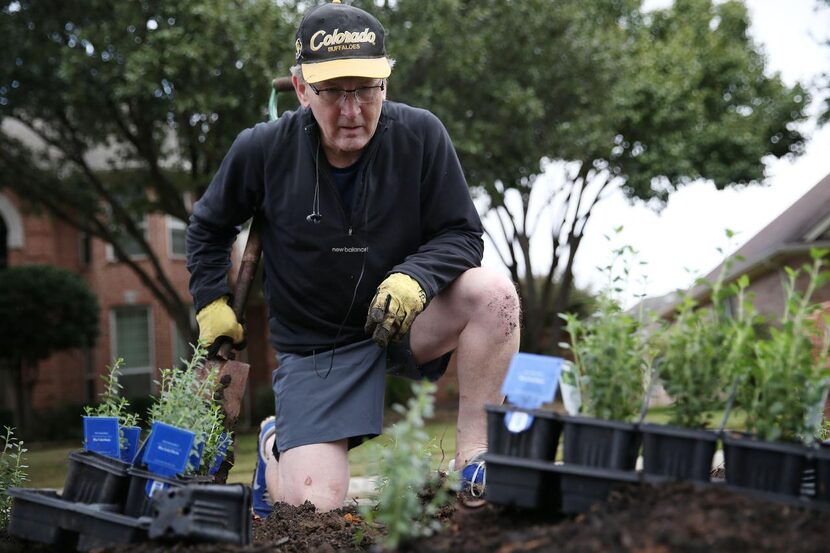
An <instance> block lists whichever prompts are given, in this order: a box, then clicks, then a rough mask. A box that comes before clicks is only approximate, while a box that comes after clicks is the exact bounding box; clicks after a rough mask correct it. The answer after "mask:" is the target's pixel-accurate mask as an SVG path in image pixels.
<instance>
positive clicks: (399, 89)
mask: <svg viewBox="0 0 830 553" xmlns="http://www.w3.org/2000/svg"><path fill="white" fill-rule="evenodd" d="M363 3H364V4H368V3H369V2H368V1H366V2H363ZM380 11H381V12H382V13H381V14H380V19H381V20H382V21H383V22H384V24H385V25H386V26H387V29H388V31H389V32H388V36H389V45H388V50H389V52H390V55H392V56H393V57H395V58H396V59H397V62H398V63H397V65H396V67H395V70H394V73H393V75H392V78H391V79H390V86H389V89H390V91H389V95H390V98H392V99H399V100H403V101H406V102H409V103H412V104H414V105H420V106H424V107H427V108H429V109H431V110H432V111H434V112H435V113H436V114H437V115H438V116H439V117H441V119H442V120H443V121H444V123H445V124H446V125H447V127H448V129H449V131H450V134H451V136H452V137H453V140H454V143H455V146H456V149H457V151H458V154H459V157H460V158H461V161H462V165H463V166H464V169H465V172H466V175H467V178H468V181H469V183H470V186H471V187H472V188H473V190H474V192H475V193H476V194H477V195H478V196H479V198H480V199H481V200H482V201H483V203H484V204H485V206H486V210H487V213H489V214H491V215H492V216H493V217H494V219H495V220H496V221H497V222H498V225H496V226H495V228H493V227H492V226H491V227H489V228H488V229H487V235H488V237H489V238H490V242H491V244H488V245H489V246H495V247H496V248H497V251H498V254H499V256H500V257H501V259H502V261H503V262H504V264H505V265H506V267H507V268H508V269H509V271H510V273H511V275H512V278H513V279H514V281H516V282H517V283H518V285H519V290H520V295H521V298H522V304H523V317H524V330H523V344H522V348H523V349H525V350H528V351H544V350H551V349H554V348H555V345H556V344H557V342H558V340H559V333H560V321H559V319H558V317H556V313H558V312H561V311H563V309H564V308H565V306H566V305H567V301H568V296H569V294H570V292H571V289H572V286H573V263H574V258H575V256H576V255H577V253H578V250H579V245H580V242H581V240H582V238H583V236H584V233H585V231H586V228H587V225H588V222H589V221H590V218H591V214H592V213H593V210H594V207H595V206H596V204H597V203H598V202H599V201H601V200H602V199H603V198H604V197H605V196H606V195H608V194H609V193H610V192H611V191H612V190H614V189H616V188H621V189H622V190H623V191H624V192H625V193H626V194H627V195H628V197H629V198H631V199H632V201H644V202H648V203H649V205H652V206H654V207H656V208H659V207H660V206H661V205H663V204H664V203H665V202H666V200H667V198H668V196H669V195H670V194H671V193H672V192H674V191H675V190H677V189H679V188H680V187H682V186H684V185H686V184H688V183H690V182H693V181H696V180H700V179H705V180H708V181H711V182H712V183H714V185H715V186H716V187H717V188H718V189H723V188H725V187H729V186H743V185H748V184H753V183H758V182H760V181H762V180H763V178H764V159H766V158H767V157H768V156H774V157H782V156H788V155H798V154H799V153H800V152H801V151H802V147H803V142H804V138H803V137H802V135H801V134H800V133H799V132H798V131H797V130H795V128H794V126H793V125H794V123H797V122H799V121H801V120H803V119H804V108H805V105H806V103H807V100H808V97H807V94H806V92H805V91H804V89H803V88H802V87H801V86H800V85H799V86H794V87H792V88H789V87H787V86H785V85H784V84H783V83H782V81H781V79H780V78H779V76H778V75H767V74H766V73H765V63H764V58H763V56H762V54H761V53H760V52H759V51H758V48H757V46H756V45H755V44H754V43H753V42H752V40H751V39H750V37H749V35H748V33H747V30H748V27H749V19H748V15H747V11H746V8H745V7H744V5H743V4H742V3H740V2H736V1H728V2H724V3H717V4H715V3H714V2H713V1H711V0H676V1H675V2H674V5H673V6H672V7H671V8H668V9H665V10H658V11H654V12H649V13H646V12H643V11H642V9H641V7H640V2H639V1H638V0H560V1H557V2H550V1H549V0H523V1H521V2H518V1H511V0H475V1H473V0H434V1H433V2H431V3H430V9H424V7H423V3H422V2H420V1H419V0H397V1H396V2H388V3H387V2H385V3H384V5H383V7H382V8H381V10H380ZM551 162H556V163H557V164H558V166H559V167H560V168H561V173H562V176H561V177H560V178H558V179H557V180H556V182H555V186H553V187H552V188H551V189H549V190H545V191H542V190H541V187H537V186H536V185H537V183H538V182H539V178H540V176H541V175H542V174H543V171H544V169H545V168H546V167H547V165H548V164H549V163H551ZM514 200H515V201H514ZM544 218H549V219H550V220H551V221H552V225H551V227H552V231H551V232H550V233H546V234H544V235H541V234H535V235H534V229H535V228H536V227H537V224H538V222H539V220H540V219H544ZM536 240H547V241H549V242H550V245H551V250H552V252H553V253H552V256H551V258H550V259H545V260H540V259H533V258H532V256H531V243H532V242H533V241H536ZM537 277H541V278H537ZM557 281H558V282H559V283H560V284H561V285H559V286H557V285H556V282H557ZM548 306H551V307H550V308H549V307H548Z"/></svg>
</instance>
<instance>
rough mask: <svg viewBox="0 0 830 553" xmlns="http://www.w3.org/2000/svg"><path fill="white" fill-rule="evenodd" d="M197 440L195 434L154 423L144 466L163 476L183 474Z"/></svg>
mask: <svg viewBox="0 0 830 553" xmlns="http://www.w3.org/2000/svg"><path fill="white" fill-rule="evenodd" d="M195 439H196V434H194V433H193V432H190V431H188V430H184V429H181V428H176V427H175V426H170V425H169V424H164V423H163V422H154V423H153V427H152V429H151V430H150V437H149V438H148V439H147V444H146V445H145V451H144V464H146V465H147V468H148V469H149V470H150V471H151V472H154V473H156V474H160V475H162V476H174V475H176V474H183V473H184V471H185V468H187V461H188V459H189V457H190V451H191V450H192V449H193V441H194V440H195Z"/></svg>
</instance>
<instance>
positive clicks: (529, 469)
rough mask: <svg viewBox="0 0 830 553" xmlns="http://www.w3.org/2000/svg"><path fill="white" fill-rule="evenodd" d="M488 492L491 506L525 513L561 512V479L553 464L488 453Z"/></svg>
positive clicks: (486, 456)
mask: <svg viewBox="0 0 830 553" xmlns="http://www.w3.org/2000/svg"><path fill="white" fill-rule="evenodd" d="M484 460H485V462H486V463H487V488H486V492H485V498H486V499H487V501H488V502H490V503H495V504H498V505H505V506H509V507H521V508H525V509H540V510H548V509H558V507H559V503H560V491H559V475H558V474H557V473H555V472H553V467H554V466H555V464H554V463H553V462H551V461H538V460H535V459H521V458H517V457H511V456H507V455H496V454H494V453H487V454H485V455H484Z"/></svg>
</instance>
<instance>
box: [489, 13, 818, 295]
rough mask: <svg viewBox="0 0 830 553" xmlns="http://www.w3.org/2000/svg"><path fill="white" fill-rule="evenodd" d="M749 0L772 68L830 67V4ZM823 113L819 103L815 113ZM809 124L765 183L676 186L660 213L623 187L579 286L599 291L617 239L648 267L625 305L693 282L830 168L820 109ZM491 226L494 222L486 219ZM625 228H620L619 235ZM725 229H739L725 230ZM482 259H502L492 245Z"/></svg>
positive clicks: (589, 237) (595, 227)
mask: <svg viewBox="0 0 830 553" xmlns="http://www.w3.org/2000/svg"><path fill="white" fill-rule="evenodd" d="M745 3H746V5H747V7H748V9H749V12H750V16H751V19H752V26H751V28H750V33H751V35H752V37H753V39H754V40H755V41H756V43H757V44H758V45H759V46H760V47H761V50H762V51H763V52H764V53H765V54H766V57H767V69H768V71H770V72H778V73H780V74H781V77H782V79H783V80H784V82H785V83H786V84H788V85H793V84H795V83H796V82H801V83H802V84H804V85H807V86H808V88H810V89H811V90H812V86H811V85H813V84H814V83H815V82H816V78H817V76H818V75H820V74H821V73H822V72H830V47H828V46H825V45H823V40H826V39H830V8H825V9H822V10H820V11H816V5H817V2H816V0H786V1H782V0H746V2H745ZM670 4H671V0H645V2H644V7H645V8H646V9H655V8H661V7H666V6H668V5H670ZM816 112H817V102H814V103H813V105H812V106H811V111H810V113H811V114H815V113H816ZM802 132H804V133H805V134H806V135H807V136H808V137H809V141H808V143H807V147H806V152H805V153H804V154H803V155H802V156H800V157H798V158H795V159H794V160H786V159H785V160H775V159H772V160H770V161H768V162H767V163H766V175H767V178H766V181H765V183H764V185H762V186H751V187H745V188H743V189H740V190H739V189H728V190H722V191H717V190H715V188H714V185H711V184H707V183H704V182H700V183H693V184H691V185H689V186H687V187H685V188H682V189H681V190H679V191H677V192H675V193H674V194H672V195H671V196H670V199H669V202H668V205H667V206H666V207H665V208H664V209H663V210H662V211H660V212H659V213H658V212H655V211H653V210H651V209H649V208H648V207H646V206H643V205H633V206H632V205H630V204H629V202H628V201H627V200H626V199H625V198H624V197H623V196H622V194H621V193H616V194H614V195H612V196H609V197H608V198H606V199H604V200H602V201H601V202H600V203H598V204H597V206H596V208H595V211H594V213H593V215H592V216H591V220H590V222H589V223H588V227H587V228H586V231H585V238H584V239H583V242H582V244H581V245H580V248H579V251H578V252H577V258H576V260H575V263H574V274H575V279H576V282H577V284H578V285H580V286H588V287H592V288H595V289H596V288H597V287H599V286H601V279H602V278H603V277H602V275H601V273H600V272H599V270H598V267H599V266H601V265H605V264H607V263H608V262H609V261H610V259H611V257H612V254H611V250H612V249H613V248H614V247H619V246H621V245H631V246H632V247H634V248H635V249H636V250H637V251H638V253H637V257H636V260H637V261H638V263H642V264H643V265H642V267H644V270H643V274H641V275H637V276H635V278H633V279H632V281H633V282H632V285H631V289H630V290H629V293H628V295H627V297H626V298H624V300H623V301H624V303H627V304H631V303H633V301H635V300H634V296H635V295H637V294H641V293H645V294H646V295H647V296H660V295H663V294H666V293H668V292H671V291H674V290H676V289H679V288H686V287H687V286H689V285H690V284H691V283H692V282H693V280H694V279H695V278H696V277H699V276H703V275H705V274H706V273H708V272H709V271H711V270H712V269H714V268H715V267H716V266H717V265H718V264H719V263H720V261H721V260H722V258H723V254H721V253H719V252H718V249H719V248H720V249H721V250H722V251H723V252H725V253H727V254H728V253H730V252H732V251H734V250H735V249H737V248H738V247H740V246H741V245H742V244H743V243H745V242H746V241H748V240H749V239H750V238H752V236H754V235H755V234H756V233H757V232H758V231H760V230H761V229H762V228H764V227H765V226H766V225H767V224H768V223H770V222H771V221H772V220H773V219H775V218H776V217H777V216H778V215H779V214H781V212H782V211H784V210H785V209H786V208H787V207H788V206H790V205H791V204H792V203H793V202H795V201H796V200H797V199H798V198H799V197H800V196H802V195H803V194H804V193H805V192H806V191H807V190H809V189H810V188H812V187H813V186H814V185H815V184H816V183H818V182H819V181H820V180H821V179H822V178H823V177H825V176H826V175H827V174H828V173H830V124H828V125H826V126H825V127H823V128H821V129H817V128H816V125H815V117H811V120H810V122H809V123H808V124H806V125H805V126H803V127H802ZM555 171H556V168H553V169H551V171H550V172H551V173H554V172H555ZM543 179H544V177H543ZM540 180H541V179H540ZM543 185H544V184H543ZM485 225H487V226H488V228H491V229H494V227H492V226H491V225H492V221H490V220H488V219H485ZM618 226H622V231H621V232H619V233H617V234H615V233H614V228H615V227H618ZM726 229H730V230H731V231H734V232H735V233H736V235H735V236H734V237H733V238H731V239H729V238H727V237H726ZM606 235H613V239H612V240H611V241H610V242H609V241H608V240H606V238H604V236H606ZM532 255H533V256H541V257H542V258H545V257H547V258H549V256H550V248H549V247H546V244H542V241H538V243H536V244H534V249H533V250H532ZM483 264H484V266H490V267H503V265H502V264H501V262H500V261H499V259H498V256H497V254H496V253H495V250H494V249H493V247H492V245H491V244H489V243H488V244H487V245H486V247H485V256H484V262H483ZM643 279H645V284H643Z"/></svg>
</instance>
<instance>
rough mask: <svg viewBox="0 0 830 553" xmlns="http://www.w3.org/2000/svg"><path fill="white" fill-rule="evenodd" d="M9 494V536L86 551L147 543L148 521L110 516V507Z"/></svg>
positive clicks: (49, 494)
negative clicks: (10, 502)
mask: <svg viewBox="0 0 830 553" xmlns="http://www.w3.org/2000/svg"><path fill="white" fill-rule="evenodd" d="M8 494H9V495H10V496H11V497H12V498H14V501H13V502H12V512H11V517H10V518H9V527H8V532H9V534H11V535H13V536H17V537H18V538H21V539H24V540H28V541H36V542H41V543H47V544H51V545H53V546H55V548H56V549H58V550H69V551H71V550H77V551H89V550H90V549H93V548H96V547H101V546H104V545H119V544H128V543H137V542H141V541H146V540H147V539H148V537H147V531H148V529H149V526H150V520H149V519H146V518H145V519H137V518H133V517H128V516H124V515H122V514H119V513H115V512H112V511H111V510H109V509H112V506H111V505H106V504H86V503H76V502H73V501H67V500H65V499H62V498H61V497H60V496H59V495H58V494H57V493H56V492H55V491H46V490H32V489H26V488H10V489H9V490H8Z"/></svg>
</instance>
